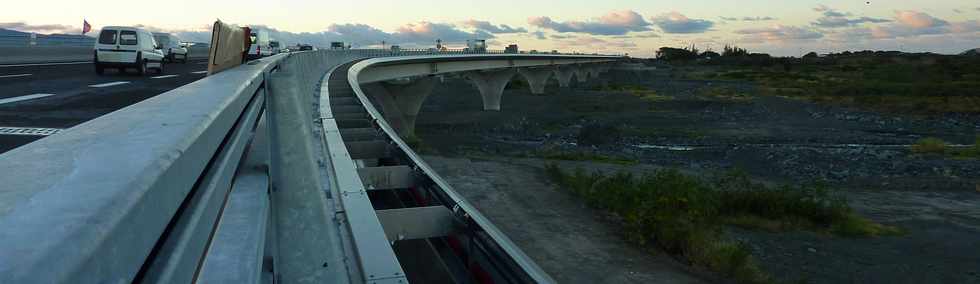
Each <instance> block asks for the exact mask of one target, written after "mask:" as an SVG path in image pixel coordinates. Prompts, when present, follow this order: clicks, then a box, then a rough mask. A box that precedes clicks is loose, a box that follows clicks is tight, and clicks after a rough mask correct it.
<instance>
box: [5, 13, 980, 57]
mask: <svg viewBox="0 0 980 284" xmlns="http://www.w3.org/2000/svg"><path fill="white" fill-rule="evenodd" d="M131 3H133V2H131V1H100V0H88V1H78V0H41V1H11V2H10V3H4V5H3V6H4V8H3V9H2V10H0V28H7V29H14V30H20V31H29V32H38V33H75V34H77V33H80V30H81V26H82V20H83V19H85V20H88V22H89V23H90V24H92V26H93V27H94V28H95V29H96V30H97V29H99V28H100V27H102V26H109V25H127V26H142V27H145V28H147V29H150V30H153V31H167V32H172V33H175V34H177V35H178V36H180V37H182V38H183V39H184V40H185V41H200V42H206V41H208V39H209V38H210V32H209V31H210V25H211V24H212V23H213V22H214V21H215V20H216V19H221V20H222V21H224V22H227V23H233V24H237V25H247V26H253V27H262V28H266V29H269V30H270V31H271V34H272V37H273V38H276V39H279V40H280V41H282V42H284V43H285V44H287V45H291V44H295V43H309V44H314V45H320V46H325V45H328V43H329V42H330V41H345V42H348V43H352V44H353V45H354V46H356V47H368V46H375V45H379V44H380V43H381V41H385V42H386V43H387V44H399V45H401V46H403V47H431V46H433V45H434V41H435V39H442V40H443V41H444V42H446V43H449V44H450V45H461V44H462V43H463V42H465V40H466V39H474V38H481V39H487V40H488V44H489V45H490V46H491V48H499V49H502V48H503V47H504V46H506V45H508V44H518V45H519V46H520V48H521V50H532V49H534V50H542V51H550V50H559V51H565V52H571V51H577V52H587V53H593V52H598V53H607V54H622V53H629V54H630V55H633V56H652V55H653V54H654V52H655V50H656V49H658V48H660V47H662V46H671V47H684V46H690V45H695V46H697V47H698V48H699V49H701V50H705V49H712V50H720V49H722V48H723V46H725V45H738V46H740V47H744V48H748V49H749V51H750V52H765V53H770V54H773V55H780V56H800V55H802V54H805V53H807V52H811V51H815V52H818V53H828V52H841V51H845V50H852V51H854V50H901V51H907V52H936V53H944V54H955V53H959V52H962V51H964V50H967V49H973V48H978V47H980V20H978V19H980V1H976V0H931V1H918V0H915V1H913V0H904V1H896V0H891V1H849V0H827V1H810V0H769V1H762V0H740V1H721V0H710V1H709V0H688V1H662V0H644V1H627V0H603V1H596V0H593V1H582V0H564V1H554V0H552V1H540V0H538V1H535V0H493V1H469V0H454V1H433V0H414V1H374V0H358V1H322V0H321V1H307V0H280V1H269V0H263V1H256V0H236V1H227V0H220V1H201V0H195V1H190V0H168V1H164V2H155V3H159V4H165V5H166V8H165V7H160V9H146V8H144V7H135V6H134V5H132V4H131ZM148 3H151V2H141V4H140V5H147V4H148ZM54 7H57V8H54ZM42 11H43V12H42ZM133 11H146V12H144V13H135V12H133Z"/></svg>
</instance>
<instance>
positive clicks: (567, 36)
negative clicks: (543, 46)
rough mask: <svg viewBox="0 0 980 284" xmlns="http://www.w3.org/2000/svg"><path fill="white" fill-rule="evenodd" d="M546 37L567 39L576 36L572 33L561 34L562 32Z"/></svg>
mask: <svg viewBox="0 0 980 284" xmlns="http://www.w3.org/2000/svg"><path fill="white" fill-rule="evenodd" d="M548 37H549V38H552V39H569V38H576V36H574V35H562V34H558V35H549V36H548Z"/></svg>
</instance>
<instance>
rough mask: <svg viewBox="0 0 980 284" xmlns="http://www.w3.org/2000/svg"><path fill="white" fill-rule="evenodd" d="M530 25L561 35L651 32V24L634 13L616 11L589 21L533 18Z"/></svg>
mask: <svg viewBox="0 0 980 284" xmlns="http://www.w3.org/2000/svg"><path fill="white" fill-rule="evenodd" d="M527 22H528V24H530V25H532V26H536V27H540V28H543V29H549V30H553V31H555V32H559V33H585V34H591V35H624V34H627V33H630V32H644V31H649V30H650V23H648V22H647V21H645V20H643V16H641V15H640V14H638V13H636V12H634V11H629V10H626V11H615V12H611V13H609V14H606V15H603V16H601V17H599V18H595V19H591V20H588V21H567V22H557V21H554V20H552V19H551V18H549V17H531V18H528V19H527Z"/></svg>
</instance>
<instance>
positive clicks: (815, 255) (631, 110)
mask: <svg viewBox="0 0 980 284" xmlns="http://www.w3.org/2000/svg"><path fill="white" fill-rule="evenodd" d="M672 77H674V76H672V74H670V72H669V71H667V72H660V73H654V74H646V75H644V76H635V75H631V74H628V73H613V74H611V75H610V77H607V83H610V84H611V85H613V86H615V85H627V84H629V85H641V86H644V87H645V88H649V89H651V90H654V91H655V92H656V94H657V97H656V99H655V100H650V99H647V100H644V99H643V98H640V97H638V96H635V95H632V94H629V93H628V92H619V91H608V90H606V91H602V90H598V89H599V88H596V87H594V86H580V87H578V88H572V89H558V88H557V87H556V86H551V87H550V88H549V91H550V92H549V93H548V94H546V95H531V94H529V93H528V92H527V91H526V90H524V89H522V88H514V89H510V90H507V91H506V92H505V94H504V97H503V102H502V111H500V112H484V111H481V102H480V99H479V97H478V95H476V94H477V92H476V90H475V89H474V88H473V87H471V86H470V85H469V84H467V83H466V82H464V81H462V80H456V79H448V80H447V81H446V82H445V83H444V84H442V85H441V86H439V87H437V89H436V91H435V92H434V93H433V95H432V96H430V97H429V98H428V100H427V101H426V103H425V104H424V106H423V110H422V112H421V114H420V116H419V124H418V127H417V129H418V130H417V131H418V136H419V137H420V139H421V141H422V145H423V146H422V147H421V148H422V152H425V153H427V154H429V155H437V156H442V157H452V158H455V159H463V160H453V159H436V158H431V159H433V160H432V161H430V162H431V163H433V164H434V166H437V167H442V168H443V169H446V170H443V171H440V173H442V174H443V175H444V176H445V177H447V178H448V179H449V180H450V181H451V183H454V186H456V187H457V189H458V190H459V191H461V192H462V193H463V194H464V195H466V196H467V197H470V199H471V200H473V199H477V200H478V201H476V202H475V203H477V206H478V207H480V209H481V211H484V213H485V214H487V215H489V216H490V217H491V219H494V217H495V216H496V217H497V218H498V219H499V218H503V219H502V220H495V221H501V222H498V223H501V224H504V225H501V227H504V230H505V231H506V232H507V233H509V234H517V235H524V236H525V237H519V238H517V239H518V243H519V244H521V245H522V246H525V250H530V251H532V252H529V254H531V255H532V257H535V258H536V259H537V260H538V261H539V262H544V264H542V265H543V266H544V267H545V269H546V270H549V272H552V274H553V275H554V274H556V273H555V272H556V271H558V272H561V271H563V270H562V269H565V270H569V269H571V270H574V271H577V272H579V273H578V274H573V275H581V276H582V278H581V279H588V280H591V281H585V282H635V283H644V282H649V281H651V280H658V279H660V280H665V279H666V280H677V281H680V282H692V281H694V280H691V281H688V280H687V279H703V278H698V277H696V276H691V275H692V272H691V271H688V270H684V269H680V270H678V268H677V266H676V265H674V264H676V263H675V262H674V261H673V260H670V259H665V258H657V257H653V258H652V259H645V260H644V258H642V257H639V256H635V255H633V256H629V257H626V259H629V261H627V260H620V261H625V262H617V261H615V260H617V259H619V258H617V257H616V256H619V255H624V254H623V252H628V251H630V250H629V249H623V248H622V247H619V248H608V249H607V248H606V247H605V246H606V245H612V244H614V243H622V242H621V241H619V242H618V241H617V240H616V239H615V238H613V239H610V238H609V237H608V236H609V235H610V234H609V233H608V232H609V231H603V230H604V229H597V231H596V232H597V233H589V232H590V231H589V230H585V229H582V228H584V227H578V226H579V224H606V223H615V222H611V221H609V220H605V219H603V218H602V217H601V214H600V213H599V212H594V211H590V210H588V209H587V208H584V207H583V206H582V205H581V203H576V202H575V200H574V199H570V197H568V196H563V195H561V194H564V193H561V192H560V191H555V190H554V189H553V187H554V186H553V185H551V184H550V183H548V182H547V181H546V180H545V179H544V178H543V176H541V174H540V173H539V172H538V171H537V169H539V168H540V166H539V164H543V162H542V161H540V160H537V159H518V160H513V159H510V158H506V157H515V156H528V155H529V154H530V155H531V156H533V153H535V152H537V151H540V150H541V149H550V150H553V151H589V152H594V153H599V154H602V155H608V156H614V157H620V158H624V159H630V160H636V161H639V162H640V165H637V166H629V167H624V166H617V167H619V168H620V169H626V170H633V171H643V170H645V169H647V168H649V167H674V168H679V169H681V170H684V171H686V172H691V173H697V174H703V175H711V174H715V173H718V172H724V171H729V170H732V169H735V168H738V169H741V170H744V171H746V172H748V173H749V174H750V175H751V176H752V177H754V178H756V179H758V180H762V181H766V182H771V183H814V182H819V183H824V184H827V185H829V186H831V187H833V188H836V189H840V190H841V191H843V192H844V194H845V195H846V196H847V197H848V200H849V202H850V204H851V205H852V207H854V208H855V209H856V210H857V211H858V212H859V213H862V214H863V215H865V216H868V217H869V218H871V219H873V220H875V221H877V222H881V223H885V224H889V225H896V226H899V227H901V228H903V229H905V230H906V231H907V232H908V233H907V234H905V235H903V236H896V237H881V238H874V239H846V238H840V237H832V236H826V235H821V234H816V233H811V232H789V233H765V232H756V231H744V230H737V229H732V230H731V232H730V235H731V236H732V237H733V238H736V239H739V240H742V241H744V242H746V243H747V244H749V245H750V247H751V248H752V250H753V254H754V255H755V256H756V258H757V259H759V260H760V261H761V262H762V265H763V267H764V268H766V269H767V270H768V271H770V272H771V273H772V274H773V275H774V276H776V277H777V278H778V279H780V280H784V281H799V280H803V281H806V282H813V283H842V282H860V283H868V282H874V283H896V282H900V283H930V282H932V283H971V282H980V254H978V253H977V248H978V244H980V243H978V242H977V239H978V237H980V183H978V182H980V178H978V175H977V173H980V161H978V160H976V159H955V158H950V157H946V156H941V155H920V154H914V153H911V152H910V151H909V149H908V148H909V147H908V145H910V144H913V143H915V142H916V141H917V140H919V139H921V138H924V137H937V138H941V139H943V140H945V141H948V142H950V143H952V144H964V145H965V144H972V143H973V142H974V139H975V137H976V135H977V133H980V117H971V116H938V117H917V116H906V115H897V114H880V113H872V112H866V111H861V110H855V109H847V108H841V107H835V106H826V105H819V104H814V103H810V102H806V101H801V100H796V99H789V98H781V97H771V96H757V95H754V93H755V92H754V89H753V86H752V85H751V84H748V83H738V82H721V81H700V80H678V79H675V78H672ZM587 87H591V88H587ZM710 88H725V89H729V90H733V91H734V92H736V93H739V94H743V95H744V96H738V97H730V96H712V95H710V94H709V93H706V92H704V90H705V89H710ZM597 126H598V127H599V128H600V129H607V128H608V129H616V130H615V131H614V132H610V133H607V135H604V136H607V137H605V138H608V139H600V140H604V141H601V142H602V143H599V145H595V146H586V145H584V143H581V142H583V141H581V140H580V135H579V134H580V133H581V132H582V130H583V128H593V127H597ZM473 157H483V158H481V159H489V160H487V161H484V160H480V161H477V162H473V161H471V160H468V159H467V158H473ZM447 161H448V162H447ZM459 163H464V164H462V165H461V164H459ZM576 166H581V167H586V168H590V169H594V168H596V167H609V165H599V164H596V163H588V162H578V163H576ZM452 169H456V170H452ZM491 173H492V174H491ZM461 184H464V185H461ZM487 186H492V190H491V189H488V188H487ZM517 188H523V191H525V192H534V193H538V194H542V195H541V196H524V195H521V194H527V193H521V192H522V191H521V190H518V189H517ZM549 190H550V191H549ZM481 194H482V195H481ZM488 194H489V195H488ZM494 194H503V195H504V197H499V198H498V197H494ZM515 194H516V195H515ZM556 194H557V195H556ZM522 200H523V201H522ZM527 200H539V201H541V202H531V203H529V202H527ZM546 200H561V202H557V201H556V202H547V201H546ZM532 203H533V204H532ZM481 204H482V206H481ZM518 205H526V206H518ZM513 212H525V213H521V214H524V215H521V214H517V215H516V216H510V217H501V216H504V215H507V214H511V215H513V214H516V213H513ZM563 212H566V213H563ZM583 212H584V213H583ZM512 213H513V214H512ZM522 216H523V217H522ZM531 216H550V217H548V218H543V219H542V220H540V221H533V222H531V221H523V220H531V219H535V218H525V217H531ZM556 216H557V217H556ZM566 217H567V218H566ZM508 218H509V219H508ZM589 218H591V219H589ZM514 226H517V227H519V228H520V230H518V231H521V230H523V233H512V232H511V231H513V230H515V229H514V228H513V227H514ZM603 226H606V225H603ZM587 227H588V228H595V227H601V226H600V225H589V226H587ZM508 229H510V230H508ZM606 229H609V228H608V227H606ZM612 229H614V228H612ZM535 230H542V231H535ZM610 230H611V229H610ZM576 232H578V233H576ZM555 233H558V234H561V235H562V236H563V237H562V238H564V240H551V239H548V238H544V237H542V236H547V235H549V234H555ZM528 236H530V237H528ZM534 236H537V237H534ZM522 239H523V240H525V241H528V243H529V244H530V246H532V247H533V248H532V249H528V248H527V245H525V243H522V242H521V241H520V240H522ZM571 240H578V243H583V242H588V243H591V242H597V243H599V245H590V246H591V248H583V249H581V250H574V251H573V252H562V249H563V248H564V249H568V248H569V247H574V246H573V245H569V242H571ZM552 241H553V242H554V243H550V242H552ZM571 243H575V242H571ZM617 245H624V244H617ZM569 250H572V249H569ZM535 251H537V252H539V253H535ZM536 256H538V257H536ZM585 256H588V257H585ZM539 257H540V258H539ZM542 258H543V259H545V260H542ZM582 259H585V260H587V262H590V263H611V264H612V265H608V266H600V268H597V269H598V270H595V269H593V270H595V271H593V270H587V269H581V268H580V267H582V265H583V263H581V261H582ZM671 263H673V264H671ZM562 267H572V268H562ZM603 267H605V268H603ZM636 267H653V268H655V269H652V270H650V271H648V272H649V273H652V274H651V275H674V276H663V277H667V278H649V277H647V276H642V275H646V274H640V276H635V277H632V278H630V277H626V276H628V275H630V274H629V272H631V271H632V272H636V271H645V270H643V269H640V268H636ZM549 268H551V269H549ZM602 271H606V272H608V273H610V275H613V276H600V275H605V274H602V273H603V272H602ZM658 271H659V272H658ZM665 271H666V272H665ZM566 273H567V271H566ZM623 273H625V274H623ZM562 274H564V273H562ZM693 274H696V275H700V274H703V273H693ZM586 275H595V276H593V277H592V278H588V277H585V276H586ZM615 275H618V276H615ZM614 276H615V277H621V278H614ZM645 277H646V278H645ZM657 277H661V276H657ZM671 277H673V278H671ZM575 279H578V278H575ZM559 280H568V278H560V277H559ZM709 281H710V280H709ZM563 282H568V281H563ZM572 282H574V281H572ZM670 282H673V281H670Z"/></svg>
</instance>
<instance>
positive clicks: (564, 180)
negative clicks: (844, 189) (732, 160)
mask: <svg viewBox="0 0 980 284" xmlns="http://www.w3.org/2000/svg"><path fill="white" fill-rule="evenodd" d="M546 172H547V174H548V176H549V177H550V178H551V179H552V180H554V181H555V182H556V183H557V184H559V185H561V186H562V187H563V188H566V189H568V190H570V191H571V192H573V193H574V194H576V195H578V196H580V197H582V198H583V199H584V200H585V201H586V202H587V203H588V204H589V205H591V206H595V207H598V208H601V209H605V210H609V211H611V212H613V213H615V214H616V215H618V216H620V217H622V218H623V222H624V225H625V230H626V234H627V238H628V239H629V240H631V241H633V242H636V243H638V244H640V245H646V244H655V245H657V246H659V247H661V248H662V249H664V250H665V251H667V252H669V253H671V254H674V255H677V256H680V257H682V258H683V259H685V260H687V261H688V262H690V263H691V264H693V265H697V266H702V267H706V268H708V269H711V270H713V271H716V272H718V273H721V274H724V275H726V276H728V277H731V278H732V279H734V280H736V282H739V283H767V282H771V279H770V277H769V276H768V275H767V274H766V273H765V272H763V271H762V270H761V269H760V268H759V266H758V264H757V263H756V261H755V260H754V259H753V258H752V256H751V254H750V252H749V250H748V249H747V248H746V247H745V246H744V245H743V244H741V243H738V242H733V241H730V240H727V239H725V238H724V237H723V231H724V230H723V228H724V225H734V226H739V227H744V228H751V229H765V230H770V231H785V230H796V229H808V230H814V231H819V232H826V233H831V234H836V235H840V236H848V237H872V236H881V235H892V234H898V233H900V231H899V230H898V229H896V228H894V227H889V226H885V225H881V224H876V223H873V222H871V221H869V220H867V219H865V218H862V217H860V216H858V215H856V214H855V213H854V212H853V211H852V210H851V209H850V207H848V205H847V203H846V202H845V200H844V199H843V198H842V197H840V196H839V195H837V194H835V193H834V192H832V191H830V190H828V189H826V188H823V187H815V186H801V187H790V186H783V187H769V186H765V185H763V184H759V183H756V182H753V181H751V180H749V178H748V177H747V176H746V175H745V174H742V173H738V172H734V173H730V174H727V175H724V176H722V177H719V178H717V179H715V180H714V181H713V182H705V181H703V180H701V179H698V178H696V177H693V176H689V175H685V174H683V173H681V172H679V171H676V170H662V171H658V172H655V173H653V174H650V175H645V176H642V177H635V176H633V175H631V174H629V173H624V172H621V173H615V174H610V175H607V174H602V173H598V172H597V173H592V174H587V173H585V172H584V171H583V170H581V169H578V170H576V171H574V172H566V171H563V170H562V169H560V168H559V167H557V166H555V165H548V166H546Z"/></svg>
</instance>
